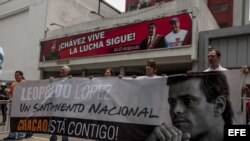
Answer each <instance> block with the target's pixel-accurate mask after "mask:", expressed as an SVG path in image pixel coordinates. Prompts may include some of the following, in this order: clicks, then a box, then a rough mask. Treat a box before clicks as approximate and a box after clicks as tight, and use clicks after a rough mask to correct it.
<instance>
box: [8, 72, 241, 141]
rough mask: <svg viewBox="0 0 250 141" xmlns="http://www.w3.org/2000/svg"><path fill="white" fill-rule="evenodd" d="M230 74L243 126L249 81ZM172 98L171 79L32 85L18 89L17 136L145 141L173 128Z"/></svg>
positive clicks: (232, 95) (14, 120) (14, 106)
mask: <svg viewBox="0 0 250 141" xmlns="http://www.w3.org/2000/svg"><path fill="white" fill-rule="evenodd" d="M206 74H208V73H199V75H206ZM225 74H226V76H227V79H228V82H229V86H230V99H231V101H232V106H233V111H234V112H235V113H236V114H235V115H236V116H237V117H236V118H234V122H236V123H242V121H243V120H242V110H241V104H240V103H241V99H240V98H241V94H240V93H241V86H242V76H243V75H242V73H241V72H240V71H239V70H234V71H227V72H225ZM196 75H197V74H196ZM209 75H211V74H209ZM176 76H177V77H178V76H183V77H187V76H184V75H176ZM176 76H175V77H176ZM171 77H172V78H174V76H171ZM211 77H213V76H212V75H211ZM191 85H192V84H191ZM168 92H169V86H168V85H167V77H153V78H150V77H138V78H135V79H134V78H122V79H119V78H117V77H107V78H106V77H105V78H104V77H100V78H93V79H89V78H74V77H73V78H64V79H56V80H54V81H53V82H50V81H49V80H40V81H28V82H26V83H20V84H18V85H16V88H15V91H14V98H13V102H12V107H11V108H12V109H11V122H12V124H11V130H12V131H18V132H19V131H20V132H37V133H53V134H61V135H68V136H74V137H81V138H89V139H102V140H119V141H128V140H133V141H137V140H138V141H143V140H145V139H146V138H147V137H148V136H149V135H150V134H151V132H152V130H153V129H154V127H156V126H158V125H160V124H162V123H163V122H167V123H169V124H171V118H170V114H169V110H170V106H169V103H168V96H169V94H168Z"/></svg>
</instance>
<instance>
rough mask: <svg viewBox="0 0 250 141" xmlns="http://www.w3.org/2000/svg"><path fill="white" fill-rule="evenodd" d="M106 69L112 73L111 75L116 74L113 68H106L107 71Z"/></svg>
mask: <svg viewBox="0 0 250 141" xmlns="http://www.w3.org/2000/svg"><path fill="white" fill-rule="evenodd" d="M106 71H109V72H110V74H111V76H114V75H115V73H114V71H113V69H111V68H106V70H105V72H106Z"/></svg>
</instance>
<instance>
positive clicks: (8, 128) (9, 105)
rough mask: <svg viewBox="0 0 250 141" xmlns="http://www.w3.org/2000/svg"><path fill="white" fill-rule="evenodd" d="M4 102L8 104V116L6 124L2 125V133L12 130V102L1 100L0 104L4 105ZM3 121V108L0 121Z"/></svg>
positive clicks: (0, 131)
mask: <svg viewBox="0 0 250 141" xmlns="http://www.w3.org/2000/svg"><path fill="white" fill-rule="evenodd" d="M3 104H7V111H6V114H7V118H6V122H5V125H1V126H0V133H4V132H9V131H10V107H11V103H10V101H9V100H0V105H1V106H2V105H3ZM2 121H3V115H2V110H1V112H0V122H2Z"/></svg>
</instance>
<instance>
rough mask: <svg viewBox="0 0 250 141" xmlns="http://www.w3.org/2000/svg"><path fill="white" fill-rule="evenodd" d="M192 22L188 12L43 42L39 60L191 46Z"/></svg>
mask: <svg viewBox="0 0 250 141" xmlns="http://www.w3.org/2000/svg"><path fill="white" fill-rule="evenodd" d="M191 35H192V19H191V17H190V14H188V13H185V14H181V15H177V16H171V17H165V18H159V19H154V20H149V21H144V22H141V23H135V24H130V25H126V26H121V27H115V28H110V29H104V30H99V31H95V32H89V33H82V34H78V35H72V36H68V37H62V38H57V39H52V40H46V41H42V42H41V53H40V61H49V60H58V59H70V58H81V57H88V56H96V55H107V54H113V53H122V52H130V51H138V50H146V49H157V48H172V47H181V46H183V45H190V44H191Z"/></svg>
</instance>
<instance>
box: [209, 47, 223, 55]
mask: <svg viewBox="0 0 250 141" xmlns="http://www.w3.org/2000/svg"><path fill="white" fill-rule="evenodd" d="M213 51H214V52H215V53H216V55H217V56H218V57H221V53H220V51H219V50H218V49H216V48H210V49H209V50H208V52H213Z"/></svg>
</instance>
